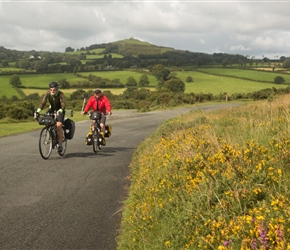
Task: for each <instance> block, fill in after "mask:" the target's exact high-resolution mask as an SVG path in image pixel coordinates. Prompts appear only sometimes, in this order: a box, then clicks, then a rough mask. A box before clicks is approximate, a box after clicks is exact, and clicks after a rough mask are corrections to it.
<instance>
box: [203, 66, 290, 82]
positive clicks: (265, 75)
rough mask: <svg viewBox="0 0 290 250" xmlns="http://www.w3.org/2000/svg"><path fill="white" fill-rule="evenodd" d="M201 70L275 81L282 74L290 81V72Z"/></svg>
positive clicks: (226, 69) (225, 69) (286, 80)
mask: <svg viewBox="0 0 290 250" xmlns="http://www.w3.org/2000/svg"><path fill="white" fill-rule="evenodd" d="M200 70H201V71H203V72H207V73H210V74H217V75H223V76H233V77H242V78H248V79H253V80H256V81H263V82H274V78H275V77H276V76H282V77H283V78H284V79H285V83H290V74H281V73H279V72H275V71H261V70H240V69H228V68H202V69H200Z"/></svg>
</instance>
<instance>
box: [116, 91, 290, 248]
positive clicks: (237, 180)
mask: <svg viewBox="0 0 290 250" xmlns="http://www.w3.org/2000/svg"><path fill="white" fill-rule="evenodd" d="M289 114H290V101H289V96H285V97H280V98H279V99H276V100H273V101H272V102H267V101H264V102H259V103H257V104H253V105H247V106H242V107H239V108H235V109H225V110H222V111H218V112H210V113H196V112H195V113H190V114H188V115H186V116H181V117H178V118H176V119H172V120H169V121H168V122H167V123H165V124H164V125H162V126H161V127H160V129H159V130H158V131H156V132H155V133H154V134H153V135H152V137H151V138H149V139H148V140H146V141H144V142H143V143H142V144H141V146H140V147H139V149H138V150H137V151H136V153H135V154H134V157H133V161H132V163H131V165H130V168H131V187H130V192H129V198H128V200H127V201H126V202H125V207H124V211H123V220H122V227H121V234H120V237H119V242H118V243H119V244H118V249H120V250H123V249H174V250H176V249H220V250H222V249H252V250H254V249H281V250H282V249H290V229H289V228H290V209H289V206H290V191H289V190H290V184H289V181H288V180H289V178H290V169H289V166H290V134H289V121H290V116H289Z"/></svg>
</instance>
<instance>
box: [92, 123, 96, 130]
mask: <svg viewBox="0 0 290 250" xmlns="http://www.w3.org/2000/svg"><path fill="white" fill-rule="evenodd" d="M95 124H96V120H92V131H94V130H95Z"/></svg>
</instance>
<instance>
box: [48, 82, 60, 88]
mask: <svg viewBox="0 0 290 250" xmlns="http://www.w3.org/2000/svg"><path fill="white" fill-rule="evenodd" d="M49 87H50V88H58V83H57V82H51V83H50V84H49Z"/></svg>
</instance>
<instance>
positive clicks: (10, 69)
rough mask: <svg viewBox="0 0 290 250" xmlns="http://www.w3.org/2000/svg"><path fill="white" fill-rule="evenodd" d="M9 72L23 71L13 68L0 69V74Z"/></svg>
mask: <svg viewBox="0 0 290 250" xmlns="http://www.w3.org/2000/svg"><path fill="white" fill-rule="evenodd" d="M9 71H23V69H20V68H14V67H5V68H1V67H0V73H1V72H9Z"/></svg>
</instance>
